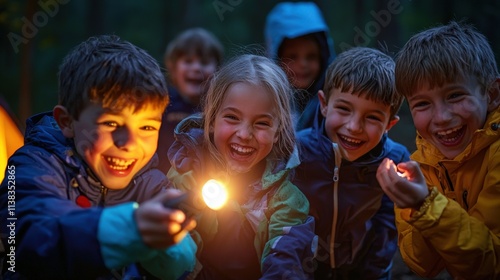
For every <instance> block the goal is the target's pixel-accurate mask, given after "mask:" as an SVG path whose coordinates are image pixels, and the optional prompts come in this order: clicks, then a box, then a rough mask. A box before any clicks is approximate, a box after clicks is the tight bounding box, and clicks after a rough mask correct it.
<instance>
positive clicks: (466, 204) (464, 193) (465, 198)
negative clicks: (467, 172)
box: [462, 190, 469, 211]
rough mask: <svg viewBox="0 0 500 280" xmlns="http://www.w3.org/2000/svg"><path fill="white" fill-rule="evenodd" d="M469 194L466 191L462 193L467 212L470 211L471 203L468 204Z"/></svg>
mask: <svg viewBox="0 0 500 280" xmlns="http://www.w3.org/2000/svg"><path fill="white" fill-rule="evenodd" d="M468 194H469V192H468V191H467V190H465V191H464V192H463V193H462V200H463V202H464V205H465V210H467V211H468V210H469V203H467V195H468Z"/></svg>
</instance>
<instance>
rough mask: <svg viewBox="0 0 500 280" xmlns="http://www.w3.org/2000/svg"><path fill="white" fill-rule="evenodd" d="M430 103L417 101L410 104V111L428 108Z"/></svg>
mask: <svg viewBox="0 0 500 280" xmlns="http://www.w3.org/2000/svg"><path fill="white" fill-rule="evenodd" d="M429 104H430V103H429V102H427V101H419V102H415V103H413V104H411V106H410V109H422V108H424V107H425V106H428V105H429Z"/></svg>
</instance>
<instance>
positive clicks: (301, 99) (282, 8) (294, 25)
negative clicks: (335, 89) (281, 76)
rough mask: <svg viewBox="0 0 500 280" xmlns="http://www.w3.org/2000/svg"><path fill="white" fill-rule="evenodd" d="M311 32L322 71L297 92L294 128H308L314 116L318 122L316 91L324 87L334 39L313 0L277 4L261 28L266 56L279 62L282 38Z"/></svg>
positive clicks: (319, 118) (320, 116) (290, 37)
mask: <svg viewBox="0 0 500 280" xmlns="http://www.w3.org/2000/svg"><path fill="white" fill-rule="evenodd" d="M308 34H314V35H315V37H316V39H317V41H318V44H319V47H320V52H321V70H320V75H319V77H318V78H317V79H316V82H315V83H314V84H313V85H311V86H310V87H309V88H307V89H306V91H303V92H302V91H298V92H297V94H298V96H297V97H296V98H295V101H294V107H295V109H296V110H297V113H298V114H299V119H298V121H297V124H296V130H297V131H299V130H301V129H303V128H307V127H311V126H312V122H313V121H314V119H316V120H317V121H318V122H320V123H321V119H322V115H321V114H317V112H316V111H317V110H319V100H318V97H317V93H318V90H320V89H322V88H323V84H324V79H325V72H326V68H327V67H328V65H329V64H330V62H332V61H333V59H334V58H335V50H334V47H333V38H332V37H331V35H330V31H329V28H328V26H327V25H326V22H325V20H324V18H323V15H322V13H321V11H320V9H319V8H318V6H317V5H316V4H315V3H313V2H282V3H278V4H277V5H276V6H275V7H274V8H273V9H272V10H271V11H270V12H269V14H268V15H267V19H266V25H265V30H264V36H265V42H266V49H267V52H268V56H269V57H271V58H273V59H274V60H275V61H277V62H279V61H280V57H279V49H280V46H281V45H282V44H283V41H284V40H285V39H294V38H297V37H301V36H304V35H308Z"/></svg>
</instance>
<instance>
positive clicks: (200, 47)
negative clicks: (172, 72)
mask: <svg viewBox="0 0 500 280" xmlns="http://www.w3.org/2000/svg"><path fill="white" fill-rule="evenodd" d="M193 54H194V55H197V56H199V57H200V58H202V59H208V58H214V59H215V61H216V63H217V66H220V65H221V63H222V58H223V55H224V47H223V46H222V44H221V43H220V41H219V40H218V39H217V37H215V35H214V34H212V33H211V32H209V31H208V30H206V29H204V28H199V27H197V28H190V29H187V30H185V31H184V32H182V33H180V34H179V35H178V36H177V37H176V38H175V39H174V40H172V41H171V42H170V43H169V44H168V46H167V49H166V50H165V54H164V60H165V61H164V62H165V65H169V64H175V62H177V59H179V58H180V57H182V56H185V55H193Z"/></svg>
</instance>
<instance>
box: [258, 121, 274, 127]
mask: <svg viewBox="0 0 500 280" xmlns="http://www.w3.org/2000/svg"><path fill="white" fill-rule="evenodd" d="M257 125H260V126H271V122H269V121H260V122H257Z"/></svg>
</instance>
